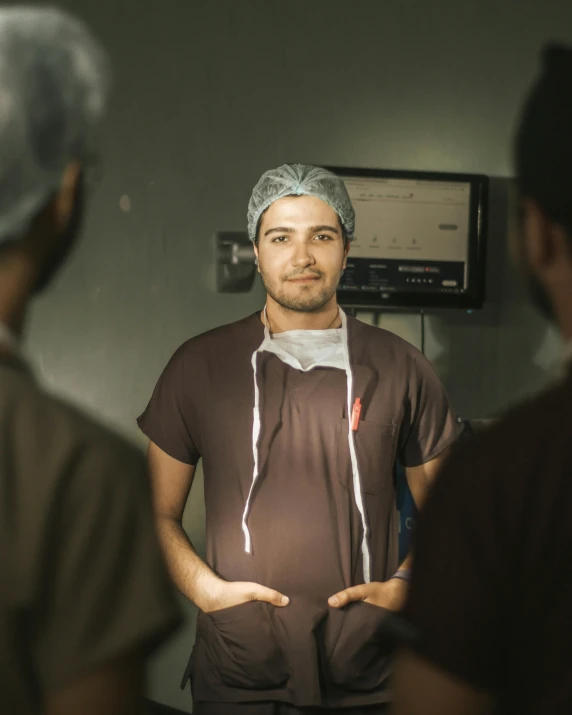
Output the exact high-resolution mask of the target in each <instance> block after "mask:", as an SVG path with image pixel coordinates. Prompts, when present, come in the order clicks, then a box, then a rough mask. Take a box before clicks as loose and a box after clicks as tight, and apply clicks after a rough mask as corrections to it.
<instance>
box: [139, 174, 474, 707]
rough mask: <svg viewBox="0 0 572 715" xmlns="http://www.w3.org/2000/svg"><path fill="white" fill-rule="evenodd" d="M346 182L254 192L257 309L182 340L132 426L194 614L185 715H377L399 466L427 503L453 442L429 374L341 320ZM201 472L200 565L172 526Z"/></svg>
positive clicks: (403, 579)
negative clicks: (144, 439)
mask: <svg viewBox="0 0 572 715" xmlns="http://www.w3.org/2000/svg"><path fill="white" fill-rule="evenodd" d="M354 223H355V217H354V210H353V207H352V204H351V201H350V199H349V196H348V194H347V191H346V189H345V186H344V184H343V182H342V181H341V179H339V178H338V177H336V176H335V175H333V174H332V173H330V172H328V171H326V170H324V169H321V168H317V167H311V166H305V165H284V166H281V167H279V168H278V169H276V170H273V171H269V172H267V173H266V174H264V175H263V176H262V178H261V179H260V181H259V182H258V184H257V185H256V187H255V189H254V191H253V194H252V197H251V200H250V204H249V209H248V230H249V234H250V238H251V240H252V241H253V242H254V245H255V251H256V256H257V261H258V269H259V272H260V275H261V278H262V281H263V283H264V287H265V288H266V293H267V299H266V304H265V306H264V309H263V310H262V311H260V312H257V313H255V314H254V315H250V316H248V317H247V318H245V319H243V320H240V321H239V322H236V323H233V324H231V325H227V326H224V327H222V328H217V329H215V330H212V331H210V332H208V333H205V334H203V335H200V336H198V337H195V338H192V339H191V340H189V341H188V342H186V343H185V344H184V345H182V346H181V347H180V348H179V349H178V350H177V351H176V353H175V354H174V356H173V357H172V359H171V360H170V362H169V364H168V365H167V367H166V368H165V370H164V372H163V374H162V375H161V378H160V379H159V382H158V384H157V386H156V389H155V391H154V393H153V396H152V398H151V401H150V403H149V405H148V407H147V409H146V411H145V412H144V414H143V415H142V416H141V417H140V418H139V425H140V427H141V429H142V430H143V432H144V433H145V434H146V435H147V436H148V437H149V439H150V445H149V463H150V467H151V472H152V479H153V482H154V494H155V511H156V515H157V522H158V525H159V530H160V536H161V539H162V543H163V546H164V550H165V553H166V555H167V558H168V561H169V564H170V568H171V572H172V575H173V577H174V579H175V582H176V583H177V585H178V587H179V589H180V590H181V591H182V592H183V593H184V594H185V595H186V596H187V597H188V598H189V599H190V600H191V601H193V602H194V603H195V604H196V605H197V607H198V609H199V616H198V623H197V633H196V642H195V646H194V649H193V653H192V656H191V659H190V661H189V665H188V667H187V670H186V671H185V674H184V678H183V687H184V686H185V684H186V681H187V680H188V678H189V676H190V679H191V683H192V693H193V698H194V701H195V704H194V707H195V712H196V713H199V715H200V714H201V713H205V714H207V715H217V714H218V715H222V714H227V713H228V714H229V715H230V713H232V714H233V715H234V714H235V713H239V714H240V713H245V714H249V715H250V714H252V715H275V714H277V713H283V714H288V715H292V714H294V713H300V712H307V710H305V708H312V710H311V712H316V713H326V712H344V713H347V714H348V715H349V714H354V713H365V712H368V713H369V712H371V713H379V712H383V711H384V710H385V708H386V707H387V703H388V701H389V697H390V696H389V692H388V689H387V678H388V668H387V659H386V653H385V652H384V651H383V649H382V648H381V647H380V646H379V644H378V640H377V639H378V634H379V632H380V628H381V626H382V624H383V623H384V620H385V619H386V617H387V614H388V612H390V611H393V610H396V609H399V608H400V607H401V605H402V603H403V601H404V598H405V594H406V591H407V585H408V584H407V581H408V576H409V559H406V561H405V562H404V563H401V564H400V563H399V561H398V533H397V532H398V528H397V527H398V518H397V512H396V504H395V502H396V499H395V480H394V465H395V462H396V460H397V459H399V460H400V461H401V462H402V463H403V464H404V465H405V468H406V473H407V479H408V482H409V485H410V488H411V491H412V493H413V495H414V498H415V500H416V503H417V506H420V505H422V503H423V501H424V499H425V495H426V493H427V490H428V489H429V485H430V483H431V481H432V480H433V478H434V476H435V474H436V473H437V471H438V469H439V467H440V465H441V462H442V461H443V458H444V455H445V453H446V451H447V448H448V447H449V446H450V445H451V444H452V443H453V442H454V441H455V440H456V439H457V437H458V436H459V434H460V431H461V426H460V423H459V421H458V420H457V419H456V417H455V415H454V414H453V411H452V410H451V407H450V405H449V402H448V399H447V397H446V395H445V392H444V390H443V387H442V386H441V384H440V382H439V380H438V378H437V377H436V375H435V373H434V371H433V369H432V368H431V366H430V364H429V363H428V362H427V360H426V359H425V358H424V357H423V356H422V355H421V354H420V353H419V352H418V351H417V350H416V349H415V348H413V347H412V346H411V345H409V344H408V343H406V342H405V341H403V340H401V339H400V338H398V337H396V336H395V335H392V334H391V333H388V332H386V331H383V330H379V329H377V328H373V327H370V326H367V325H365V324H363V323H361V322H358V321H357V320H355V319H353V318H351V317H348V316H346V315H345V314H344V313H343V312H342V311H340V309H339V307H338V305H337V302H336V288H337V286H338V282H339V280H340V276H341V274H342V271H343V270H344V267H345V265H346V257H347V254H348V251H349V247H350V244H351V241H352V239H353V234H354ZM199 460H202V464H203V470H204V484H205V507H206V525H207V553H206V560H205V561H203V560H202V559H201V558H200V557H199V556H198V554H197V553H196V551H195V549H194V548H193V545H192V544H191V543H190V541H189V539H188V537H187V535H186V534H185V532H184V531H183V528H182V525H181V517H182V514H183V509H184V506H185V503H186V500H187V496H188V494H189V490H190V487H191V484H192V481H193V476H194V474H195V469H196V466H197V464H198V462H199Z"/></svg>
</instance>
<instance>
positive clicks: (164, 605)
mask: <svg viewBox="0 0 572 715" xmlns="http://www.w3.org/2000/svg"><path fill="white" fill-rule="evenodd" d="M107 75H108V72H107V61H106V58H105V55H104V54H103V52H102V51H101V50H100V49H99V47H98V45H97V44H96V42H95V41H94V40H93V38H92V37H91V36H90V34H89V32H88V31H87V30H86V28H84V27H83V25H82V24H81V23H79V22H77V21H76V20H74V19H72V18H71V17H69V16H68V15H66V14H64V13H62V12H60V11H57V10H52V9H34V8H2V9H0V569H1V573H0V712H1V713H7V714H8V713H9V714H10V715H28V714H32V713H40V712H42V713H46V714H47V715H64V714H68V713H69V714H70V715H72V714H73V715H119V714H121V715H130V714H131V713H140V712H141V711H142V708H143V695H144V677H143V676H144V659H145V656H146V655H147V654H148V653H149V652H150V650H151V649H152V648H154V647H155V646H156V645H157V644H158V643H160V642H161V641H163V640H164V638H165V637H166V636H167V635H169V634H170V633H171V632H172V630H173V629H174V628H175V627H176V625H177V624H178V622H179V612H178V609H177V606H176V601H175V600H174V594H173V592H172V589H171V585H170V582H169V579H168V575H167V573H166V570H165V569H164V566H163V562H162V559H161V556H160V549H159V547H158V544H157V540H156V536H155V533H154V531H153V518H152V510H151V499H150V495H149V485H148V480H147V475H146V470H145V463H144V458H143V457H142V456H141V455H139V453H138V452H137V451H136V450H135V449H134V448H132V447H130V446H129V445H128V444H126V443H124V442H123V441H122V440H120V439H119V438H118V437H116V436H114V435H113V434H112V433H110V432H108V431H107V430H105V429H103V428H102V427H100V426H98V425H97V424H95V423H93V422H91V421H90V420H88V419H86V418H85V417H84V416H83V415H81V414H80V413H79V412H77V411H76V410H74V409H72V408H71V407H69V406H67V405H66V404H64V403H62V402H61V401H59V400H57V399H55V398H53V397H51V396H49V395H47V394H46V393H45V392H44V391H43V390H42V389H41V387H40V386H39V385H38V384H37V383H36V381H35V380H34V377H33V376H32V374H31V372H30V369H29V368H28V366H27V365H26V363H25V361H24V360H23V358H22V356H21V354H20V340H21V336H22V332H23V328H24V324H25V319H26V313H27V310H28V307H29V304H30V302H31V300H32V298H33V297H34V296H35V295H37V294H38V293H39V292H40V291H41V290H43V289H44V288H45V287H46V286H47V285H48V284H49V283H50V282H51V279H52V278H53V276H54V275H55V273H56V271H57V269H58V268H59V267H60V266H61V265H62V264H63V263H64V262H65V259H66V257H67V255H68V253H69V251H70V249H71V248H72V246H73V244H74V243H75V239H76V237H77V235H78V232H79V229H80V226H81V218H82V209H83V199H84V182H83V177H84V166H85V164H86V160H87V157H88V152H89V150H90V148H91V143H92V140H93V133H94V130H95V127H96V125H97V124H98V122H99V120H100V118H101V117H102V115H103V113H104V109H105V105H106V96H107V86H108V78H107Z"/></svg>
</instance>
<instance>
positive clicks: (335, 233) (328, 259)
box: [255, 196, 347, 313]
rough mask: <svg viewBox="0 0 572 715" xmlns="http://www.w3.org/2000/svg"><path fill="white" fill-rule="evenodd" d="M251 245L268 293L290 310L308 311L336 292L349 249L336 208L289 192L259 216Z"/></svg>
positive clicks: (313, 198) (314, 308)
mask: <svg viewBox="0 0 572 715" xmlns="http://www.w3.org/2000/svg"><path fill="white" fill-rule="evenodd" d="M258 238H259V241H258V246H257V247H255V250H256V255H257V257H258V266H259V271H260V275H261V277H262V282H263V284H264V287H265V288H266V292H267V293H268V295H269V296H270V297H271V298H273V299H274V300H275V301H276V302H277V303H278V304H279V305H281V306H282V307H283V308H287V309H288V310H295V311H298V312H302V313H312V312H315V311H318V310H320V309H321V308H323V307H324V306H325V305H326V304H327V303H328V302H329V301H330V300H332V299H333V298H334V296H335V293H336V288H337V287H338V283H339V281H340V277H341V275H342V271H343V269H344V268H345V267H346V256H347V248H346V244H345V241H344V237H343V235H342V227H341V225H340V220H339V218H338V215H337V214H336V212H335V211H334V209H333V208H332V207H331V206H329V205H328V204H326V203H325V202H324V201H321V200H320V199H317V198H316V197H314V196H287V197H285V198H283V199H279V200H278V201H275V202H274V203H273V204H271V205H270V207H269V208H268V209H267V210H266V212H265V213H264V214H263V216H262V221H261V223H260V229H259V234H258Z"/></svg>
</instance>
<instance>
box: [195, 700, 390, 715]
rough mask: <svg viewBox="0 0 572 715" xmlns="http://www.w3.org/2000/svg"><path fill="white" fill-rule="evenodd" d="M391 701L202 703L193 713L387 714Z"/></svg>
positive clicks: (199, 714) (277, 714)
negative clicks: (351, 704)
mask: <svg viewBox="0 0 572 715" xmlns="http://www.w3.org/2000/svg"><path fill="white" fill-rule="evenodd" d="M389 707H390V704H389V703H382V704H380V705H367V706H365V707H362V708H341V709H339V708H338V709H335V710H331V709H328V708H296V707H294V706H293V705H287V704H286V703H201V702H196V703H194V705H193V715H387V714H388V713H389Z"/></svg>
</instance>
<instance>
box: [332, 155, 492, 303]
mask: <svg viewBox="0 0 572 715" xmlns="http://www.w3.org/2000/svg"><path fill="white" fill-rule="evenodd" d="M327 168H329V169H330V171H333V172H334V173H336V174H338V175H340V176H341V177H342V178H343V180H344V182H345V184H346V187H347V189H348V192H349V195H350V197H351V200H352V203H353V205H354V208H355V212H356V232H355V241H354V242H353V243H352V245H351V250H350V254H349V257H348V265H347V268H346V271H345V272H344V275H343V276H342V280H341V282H340V286H339V289H338V300H339V303H340V305H342V306H343V307H346V308H356V309H361V310H368V309H369V310H371V309H374V310H376V309H383V308H410V309H412V310H415V309H424V308H462V309H476V308H481V307H482V305H483V301H484V298H485V257H486V237H487V224H488V179H487V177H486V176H481V175H476V174H451V173H436V172H421V171H394V170H378V169H350V168H342V167H327Z"/></svg>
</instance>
